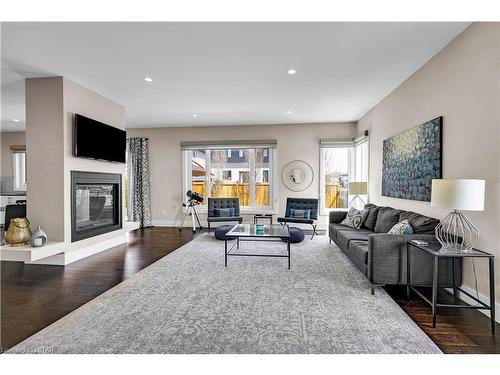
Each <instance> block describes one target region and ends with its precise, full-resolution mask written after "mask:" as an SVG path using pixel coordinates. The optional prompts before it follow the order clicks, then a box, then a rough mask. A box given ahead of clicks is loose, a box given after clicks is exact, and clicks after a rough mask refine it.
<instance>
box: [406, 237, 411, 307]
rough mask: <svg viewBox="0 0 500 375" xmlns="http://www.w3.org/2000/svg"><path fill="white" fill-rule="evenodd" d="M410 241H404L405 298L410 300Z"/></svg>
mask: <svg viewBox="0 0 500 375" xmlns="http://www.w3.org/2000/svg"><path fill="white" fill-rule="evenodd" d="M410 268H411V267H410V243H409V242H407V243H406V299H407V300H408V301H409V300H410V284H411V280H410Z"/></svg>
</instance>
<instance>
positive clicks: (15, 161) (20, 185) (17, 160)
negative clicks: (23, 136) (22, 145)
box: [12, 149, 26, 191]
mask: <svg viewBox="0 0 500 375" xmlns="http://www.w3.org/2000/svg"><path fill="white" fill-rule="evenodd" d="M12 169H13V172H14V173H13V174H14V186H13V188H14V191H26V150H25V149H24V150H17V149H16V150H12Z"/></svg>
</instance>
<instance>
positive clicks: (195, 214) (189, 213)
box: [179, 201, 203, 233]
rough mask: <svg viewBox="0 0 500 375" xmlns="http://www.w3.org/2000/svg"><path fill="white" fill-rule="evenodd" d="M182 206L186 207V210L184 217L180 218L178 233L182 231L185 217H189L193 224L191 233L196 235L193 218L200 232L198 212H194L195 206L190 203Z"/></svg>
mask: <svg viewBox="0 0 500 375" xmlns="http://www.w3.org/2000/svg"><path fill="white" fill-rule="evenodd" d="M182 206H183V207H187V209H186V210H185V211H184V217H183V218H182V222H181V226H180V227H179V232H180V231H182V227H183V226H184V220H186V217H187V216H191V220H192V223H193V233H196V228H197V226H196V223H195V217H196V221H197V222H198V226H199V227H200V230H202V229H203V227H202V226H201V222H200V218H199V216H198V212H196V205H195V204H194V203H193V202H192V201H189V203H183V204H182Z"/></svg>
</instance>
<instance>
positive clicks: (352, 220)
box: [340, 208, 368, 229]
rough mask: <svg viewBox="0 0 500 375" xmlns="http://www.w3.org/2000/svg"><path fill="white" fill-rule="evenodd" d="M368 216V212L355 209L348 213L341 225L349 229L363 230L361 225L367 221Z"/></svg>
mask: <svg viewBox="0 0 500 375" xmlns="http://www.w3.org/2000/svg"><path fill="white" fill-rule="evenodd" d="M367 215H368V210H357V209H355V208H351V209H350V210H349V212H348V213H347V216H346V217H345V219H344V220H342V222H341V223H340V224H343V225H347V226H348V227H351V228H355V229H359V228H361V224H363V222H364V221H365V219H366V216H367Z"/></svg>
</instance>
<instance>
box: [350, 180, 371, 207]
mask: <svg viewBox="0 0 500 375" xmlns="http://www.w3.org/2000/svg"><path fill="white" fill-rule="evenodd" d="M349 194H351V195H354V197H353V198H352V199H351V202H350V203H349V206H350V207H356V202H357V201H358V202H360V203H361V205H360V206H361V207H360V209H361V208H363V207H364V205H365V201H363V199H362V198H361V197H360V195H366V194H368V183H367V182H366V181H363V182H349Z"/></svg>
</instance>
